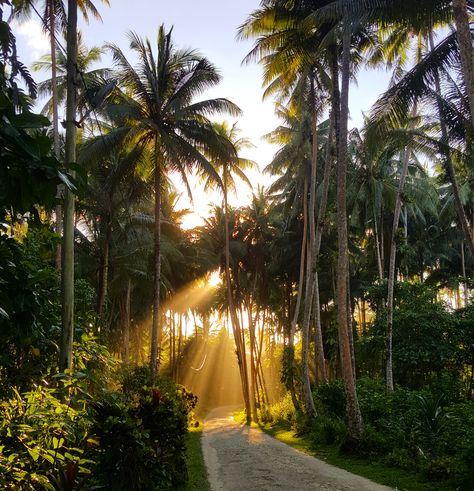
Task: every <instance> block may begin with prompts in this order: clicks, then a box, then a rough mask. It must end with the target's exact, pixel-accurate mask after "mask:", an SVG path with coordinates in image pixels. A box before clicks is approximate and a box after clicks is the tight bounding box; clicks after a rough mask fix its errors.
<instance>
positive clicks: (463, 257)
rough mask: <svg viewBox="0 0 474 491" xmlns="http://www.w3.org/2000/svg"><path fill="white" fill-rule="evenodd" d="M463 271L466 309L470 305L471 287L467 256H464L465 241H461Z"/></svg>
mask: <svg viewBox="0 0 474 491" xmlns="http://www.w3.org/2000/svg"><path fill="white" fill-rule="evenodd" d="M461 271H462V278H463V293H464V307H467V306H468V304H469V287H468V283H467V275H466V255H465V254H464V241H463V240H462V241H461Z"/></svg>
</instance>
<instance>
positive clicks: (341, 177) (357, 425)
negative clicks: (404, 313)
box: [334, 17, 363, 442]
mask: <svg viewBox="0 0 474 491" xmlns="http://www.w3.org/2000/svg"><path fill="white" fill-rule="evenodd" d="M351 30H352V25H351V22H350V21H349V19H348V17H346V19H345V23H344V26H343V36H342V37H343V50H342V73H341V105H340V123H339V145H338V155H337V236H338V259H337V322H338V330H339V349H340V354H341V369H342V376H343V379H344V386H345V392H346V413H347V422H348V439H349V440H350V441H353V442H358V441H360V440H361V439H362V436H363V425H362V415H361V413H360V409H359V402H358V399H357V391H356V385H355V380H354V374H353V371H352V356H351V346H350V340H349V331H348V325H347V319H348V313H347V309H348V305H347V279H348V276H349V251H348V237H347V206H346V174H347V145H348V131H347V125H348V118H349V104H348V103H349V78H350V44H351ZM337 81H338V79H335V80H334V83H337ZM336 135H337V130H336Z"/></svg>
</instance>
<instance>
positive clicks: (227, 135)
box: [205, 122, 258, 421]
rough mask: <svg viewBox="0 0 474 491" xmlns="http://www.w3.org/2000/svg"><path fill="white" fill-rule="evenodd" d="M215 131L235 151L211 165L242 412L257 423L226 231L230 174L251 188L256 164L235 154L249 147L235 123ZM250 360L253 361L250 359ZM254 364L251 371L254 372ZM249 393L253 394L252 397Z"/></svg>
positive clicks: (208, 183)
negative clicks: (218, 190)
mask: <svg viewBox="0 0 474 491" xmlns="http://www.w3.org/2000/svg"><path fill="white" fill-rule="evenodd" d="M214 129H215V131H216V133H217V134H219V135H220V136H221V137H222V138H223V139H226V140H227V141H228V142H229V143H230V144H231V145H232V147H233V149H234V152H232V153H230V154H228V155H227V156H225V155H223V156H222V157H221V158H214V159H212V164H213V166H214V168H215V169H216V171H217V172H218V173H219V174H221V180H222V184H223V187H222V192H223V200H224V225H225V283H226V291H227V303H228V307H229V312H230V318H231V321H232V330H233V333H234V339H235V345H236V352H237V360H238V364H239V369H240V376H241V383H242V392H243V397H244V402H245V410H246V414H247V419H248V421H250V420H251V419H252V418H253V419H254V420H255V421H257V420H258V418H257V410H256V406H255V397H254V388H255V385H253V386H252V389H253V390H251V388H250V384H249V376H248V370H247V361H246V356H245V342H244V334H243V330H242V326H241V323H240V321H239V316H238V315H237V309H236V306H235V299H234V294H233V292H232V280H231V268H230V231H229V204H228V193H229V190H231V191H235V180H234V177H233V174H235V175H236V176H237V177H239V179H240V180H241V181H243V182H244V183H245V184H247V185H248V186H249V187H250V188H251V187H252V184H251V183H250V181H249V179H248V177H247V176H246V174H245V172H244V170H245V169H251V168H254V167H255V163H254V162H252V161H251V160H248V159H244V158H242V157H239V156H238V153H239V152H240V151H241V150H242V149H244V148H248V147H250V146H252V145H251V143H250V141H249V140H247V139H246V138H239V137H238V135H239V129H238V127H237V123H234V124H233V125H232V126H231V127H229V125H228V124H227V123H225V122H224V123H220V124H214ZM212 184H215V180H211V179H209V177H208V178H207V180H206V186H205V188H208V187H210V186H211V185H212ZM251 361H252V360H251ZM252 367H253V364H252V366H251V369H252V370H253V368H252ZM251 392H253V395H252V397H251Z"/></svg>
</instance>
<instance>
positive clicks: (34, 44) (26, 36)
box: [13, 19, 50, 61]
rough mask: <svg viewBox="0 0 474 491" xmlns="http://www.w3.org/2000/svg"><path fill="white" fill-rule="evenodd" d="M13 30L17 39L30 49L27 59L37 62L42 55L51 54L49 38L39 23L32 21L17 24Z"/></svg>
mask: <svg viewBox="0 0 474 491" xmlns="http://www.w3.org/2000/svg"><path fill="white" fill-rule="evenodd" d="M13 29H14V33H15V36H16V37H17V39H18V40H19V41H20V40H21V41H23V42H24V43H26V47H27V48H28V54H27V57H28V58H29V59H30V60H32V61H33V60H37V59H38V58H39V57H40V56H41V55H44V54H45V53H49V50H50V43H49V38H48V36H47V35H46V34H45V33H44V31H43V29H42V28H41V24H40V23H39V22H38V21H36V20H33V19H30V20H27V21H25V22H21V23H15V25H14V27H13Z"/></svg>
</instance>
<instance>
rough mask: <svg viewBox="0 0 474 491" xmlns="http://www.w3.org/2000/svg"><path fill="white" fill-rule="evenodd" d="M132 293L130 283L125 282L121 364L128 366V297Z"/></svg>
mask: <svg viewBox="0 0 474 491" xmlns="http://www.w3.org/2000/svg"><path fill="white" fill-rule="evenodd" d="M131 291H132V281H131V280H130V278H129V279H128V280H127V291H126V293H125V309H124V319H123V362H124V364H126V365H127V364H128V362H129V360H130V296H131Z"/></svg>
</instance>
